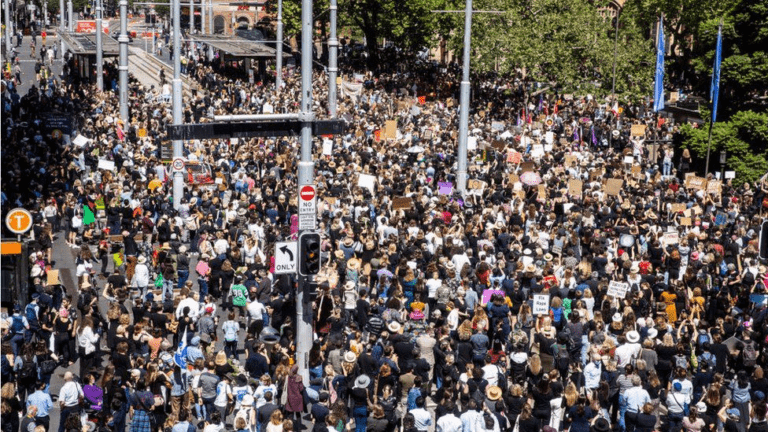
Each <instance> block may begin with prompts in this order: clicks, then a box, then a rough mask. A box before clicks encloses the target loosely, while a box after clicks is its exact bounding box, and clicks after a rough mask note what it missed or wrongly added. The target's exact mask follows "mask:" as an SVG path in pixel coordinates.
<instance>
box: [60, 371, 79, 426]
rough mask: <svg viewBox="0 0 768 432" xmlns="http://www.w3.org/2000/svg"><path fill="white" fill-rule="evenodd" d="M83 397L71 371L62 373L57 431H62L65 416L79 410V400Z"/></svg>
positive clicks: (65, 419) (65, 420)
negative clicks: (62, 382) (62, 380)
mask: <svg viewBox="0 0 768 432" xmlns="http://www.w3.org/2000/svg"><path fill="white" fill-rule="evenodd" d="M82 397H83V388H82V387H80V384H78V383H76V382H75V380H74V375H72V372H69V371H67V372H65V373H64V385H63V386H62V387H61V391H59V406H60V407H61V415H60V417H59V432H64V424H65V423H66V422H67V417H69V415H70V414H72V413H75V414H77V413H79V412H80V400H81V398H82Z"/></svg>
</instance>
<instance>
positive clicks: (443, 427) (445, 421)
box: [435, 400, 462, 432]
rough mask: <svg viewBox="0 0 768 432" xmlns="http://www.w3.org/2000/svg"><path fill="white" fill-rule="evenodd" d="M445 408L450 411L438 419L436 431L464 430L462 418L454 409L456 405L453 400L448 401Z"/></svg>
mask: <svg viewBox="0 0 768 432" xmlns="http://www.w3.org/2000/svg"><path fill="white" fill-rule="evenodd" d="M445 408H446V410H447V411H448V413H447V414H445V415H443V416H442V417H440V418H439V419H437V425H436V427H435V431H436V432H462V424H461V419H459V418H458V417H456V414H454V410H455V409H456V405H455V404H454V403H453V401H450V400H449V401H447V402H446V404H445Z"/></svg>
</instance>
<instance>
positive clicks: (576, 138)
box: [573, 128, 581, 142]
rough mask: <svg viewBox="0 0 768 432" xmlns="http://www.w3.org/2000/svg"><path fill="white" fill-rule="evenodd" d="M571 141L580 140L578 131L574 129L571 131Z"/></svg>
mask: <svg viewBox="0 0 768 432" xmlns="http://www.w3.org/2000/svg"><path fill="white" fill-rule="evenodd" d="M573 141H575V142H579V141H581V139H580V138H579V130H578V129H576V128H574V129H573Z"/></svg>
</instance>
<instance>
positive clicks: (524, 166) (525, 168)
mask: <svg viewBox="0 0 768 432" xmlns="http://www.w3.org/2000/svg"><path fill="white" fill-rule="evenodd" d="M533 167H534V165H533V162H523V163H522V164H520V168H522V170H523V172H528V171H533Z"/></svg>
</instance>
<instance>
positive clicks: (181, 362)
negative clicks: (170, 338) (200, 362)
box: [173, 328, 187, 369]
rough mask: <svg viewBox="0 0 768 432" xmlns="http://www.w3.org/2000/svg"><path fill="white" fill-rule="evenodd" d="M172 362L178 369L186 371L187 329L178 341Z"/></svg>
mask: <svg viewBox="0 0 768 432" xmlns="http://www.w3.org/2000/svg"><path fill="white" fill-rule="evenodd" d="M173 362H174V363H176V364H177V365H178V366H179V367H180V368H182V369H186V367H187V329H186V328H185V329H184V335H182V337H181V340H180V341H179V346H178V348H176V353H175V354H174V355H173Z"/></svg>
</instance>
